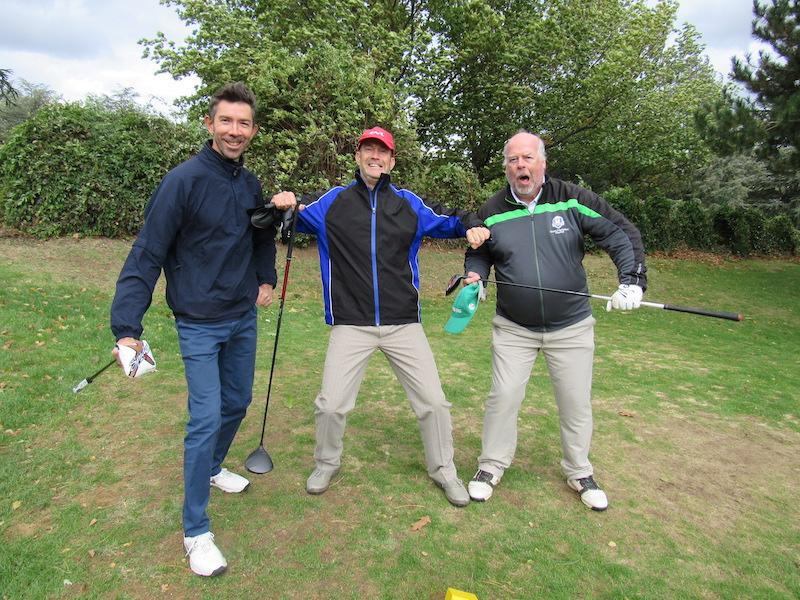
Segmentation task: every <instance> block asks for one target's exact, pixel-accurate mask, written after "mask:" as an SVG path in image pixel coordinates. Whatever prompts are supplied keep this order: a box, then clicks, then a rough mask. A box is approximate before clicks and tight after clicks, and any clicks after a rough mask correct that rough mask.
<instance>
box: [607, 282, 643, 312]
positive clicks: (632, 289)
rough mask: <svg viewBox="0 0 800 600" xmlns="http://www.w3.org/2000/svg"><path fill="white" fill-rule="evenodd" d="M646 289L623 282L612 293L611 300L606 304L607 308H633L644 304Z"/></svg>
mask: <svg viewBox="0 0 800 600" xmlns="http://www.w3.org/2000/svg"><path fill="white" fill-rule="evenodd" d="M642 296H644V291H643V290H642V288H641V287H639V286H638V285H634V284H628V283H622V284H620V286H619V288H618V289H617V291H616V292H614V293H613V294H612V295H611V300H609V301H608V303H607V304H606V310H608V311H610V310H611V309H612V308H616V309H617V310H633V309H634V308H639V306H640V305H641V304H642Z"/></svg>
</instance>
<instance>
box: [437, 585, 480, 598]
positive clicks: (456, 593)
mask: <svg viewBox="0 0 800 600" xmlns="http://www.w3.org/2000/svg"><path fill="white" fill-rule="evenodd" d="M444 600H478V597H477V596H476V595H475V594H470V593H469V592H462V591H461V590H457V589H456V588H447V595H446V596H445V597H444Z"/></svg>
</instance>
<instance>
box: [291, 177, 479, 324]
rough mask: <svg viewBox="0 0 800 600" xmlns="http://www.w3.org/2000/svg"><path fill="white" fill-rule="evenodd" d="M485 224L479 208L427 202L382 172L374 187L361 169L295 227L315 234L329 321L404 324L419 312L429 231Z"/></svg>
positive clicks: (452, 234)
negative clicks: (425, 239)
mask: <svg viewBox="0 0 800 600" xmlns="http://www.w3.org/2000/svg"><path fill="white" fill-rule="evenodd" d="M479 225H481V222H480V219H478V218H477V217H476V216H475V215H474V214H473V213H470V212H467V211H464V210H458V209H449V208H444V207H442V206H440V205H438V204H434V203H430V202H426V201H424V200H422V199H421V198H420V197H419V196H417V195H416V194H414V193H412V192H410V191H408V190H404V189H398V188H396V187H395V186H393V185H392V184H391V180H390V178H389V175H387V174H384V175H382V176H381V178H380V179H379V180H378V183H377V184H376V185H375V188H374V189H372V190H370V189H369V188H368V187H367V186H366V185H365V184H364V181H363V180H362V179H361V176H360V174H359V173H358V172H356V178H355V180H354V181H352V182H351V183H350V184H349V185H347V186H339V187H335V188H333V189H331V190H328V191H327V192H325V193H324V194H323V195H322V196H320V197H319V198H318V199H317V200H315V201H313V202H311V203H310V204H308V205H307V206H306V208H305V210H303V211H302V212H300V213H299V215H298V220H297V230H298V231H299V232H303V233H311V234H313V235H316V236H317V248H318V250H319V264H320V271H321V275H322V291H323V297H324V299H325V322H326V323H327V324H328V325H362V326H364V325H403V324H406V323H418V322H420V320H421V310H420V301H419V262H418V260H417V256H418V253H419V249H420V245H421V244H422V238H423V237H424V236H429V237H436V238H457V237H464V235H465V234H466V230H467V229H469V228H471V227H475V226H479Z"/></svg>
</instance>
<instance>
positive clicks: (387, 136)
mask: <svg viewBox="0 0 800 600" xmlns="http://www.w3.org/2000/svg"><path fill="white" fill-rule="evenodd" d="M366 140H378V141H379V142H382V143H383V145H384V146H386V147H387V148H389V150H391V151H392V152H394V137H392V134H391V133H389V132H388V131H386V130H385V129H383V128H382V127H371V128H369V129H365V130H364V133H362V134H361V137H360V138H358V144H357V145H356V148H359V147H360V146H361V143H362V142H364V141H366Z"/></svg>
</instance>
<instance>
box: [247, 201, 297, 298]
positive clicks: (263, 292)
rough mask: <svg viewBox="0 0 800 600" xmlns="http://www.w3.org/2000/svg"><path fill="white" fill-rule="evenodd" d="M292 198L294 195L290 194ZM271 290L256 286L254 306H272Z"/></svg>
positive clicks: (270, 287) (266, 286)
mask: <svg viewBox="0 0 800 600" xmlns="http://www.w3.org/2000/svg"><path fill="white" fill-rule="evenodd" d="M282 193H286V192H282ZM292 196H294V194H292ZM273 289H274V288H273V287H272V286H271V285H270V284H268V283H262V284H261V285H260V286H258V298H256V306H263V307H267V306H269V305H270V304H272V291H273Z"/></svg>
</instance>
